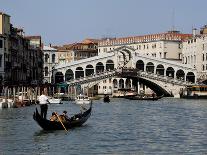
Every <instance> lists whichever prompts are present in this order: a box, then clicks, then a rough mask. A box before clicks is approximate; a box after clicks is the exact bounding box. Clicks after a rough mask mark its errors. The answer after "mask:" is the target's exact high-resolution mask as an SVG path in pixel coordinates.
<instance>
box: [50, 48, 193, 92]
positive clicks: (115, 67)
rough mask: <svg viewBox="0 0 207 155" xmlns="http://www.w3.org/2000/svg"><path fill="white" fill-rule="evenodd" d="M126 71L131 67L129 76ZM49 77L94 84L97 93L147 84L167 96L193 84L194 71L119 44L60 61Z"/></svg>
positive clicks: (61, 80) (86, 84) (87, 84)
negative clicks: (111, 48)
mask: <svg viewBox="0 0 207 155" xmlns="http://www.w3.org/2000/svg"><path fill="white" fill-rule="evenodd" d="M120 70H122V72H120ZM123 70H124V71H126V72H123ZM127 70H129V71H132V70H133V76H130V74H129V72H127ZM120 73H121V74H120ZM53 77H54V78H53V80H54V81H55V83H60V82H66V83H67V84H69V86H75V85H82V86H84V87H85V86H88V87H92V86H93V85H96V87H97V91H98V94H113V93H114V92H115V91H117V90H118V89H131V88H133V89H135V90H136V91H140V89H141V87H142V88H144V87H145V86H147V87H149V88H151V89H152V90H153V91H154V92H156V93H158V94H162V93H163V94H165V95H166V96H169V95H170V94H173V95H176V94H178V93H179V91H180V89H181V88H184V86H185V85H186V84H189V83H196V79H197V78H196V77H197V73H196V70H195V69H194V68H192V67H191V66H188V65H186V64H181V63H179V62H176V61H171V60H166V59H160V58H155V57H150V56H144V55H141V54H140V53H139V51H137V50H135V49H133V48H130V47H127V46H123V47H120V48H117V49H114V50H112V51H110V52H106V53H103V54H101V55H98V56H95V57H91V58H87V59H82V60H79V61H75V62H71V63H68V64H60V65H58V66H56V67H55V69H54V70H53Z"/></svg>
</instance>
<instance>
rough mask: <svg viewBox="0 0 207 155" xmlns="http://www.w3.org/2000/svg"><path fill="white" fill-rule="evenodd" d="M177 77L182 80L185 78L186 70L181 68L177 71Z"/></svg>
mask: <svg viewBox="0 0 207 155" xmlns="http://www.w3.org/2000/svg"><path fill="white" fill-rule="evenodd" d="M176 78H177V79H181V80H185V72H184V71H183V70H182V69H179V70H178V71H177V72H176Z"/></svg>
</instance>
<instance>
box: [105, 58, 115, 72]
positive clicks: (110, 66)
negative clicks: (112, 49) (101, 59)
mask: <svg viewBox="0 0 207 155" xmlns="http://www.w3.org/2000/svg"><path fill="white" fill-rule="evenodd" d="M106 70H107V71H109V70H114V62H113V60H107V61H106Z"/></svg>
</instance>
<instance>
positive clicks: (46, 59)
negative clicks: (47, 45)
mask: <svg viewBox="0 0 207 155" xmlns="http://www.w3.org/2000/svg"><path fill="white" fill-rule="evenodd" d="M48 59H49V55H48V54H45V62H48Z"/></svg>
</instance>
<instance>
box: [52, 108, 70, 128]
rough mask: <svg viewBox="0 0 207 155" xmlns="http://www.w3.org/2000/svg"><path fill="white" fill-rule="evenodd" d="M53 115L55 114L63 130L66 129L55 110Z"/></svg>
mask: <svg viewBox="0 0 207 155" xmlns="http://www.w3.org/2000/svg"><path fill="white" fill-rule="evenodd" d="M55 115H56V116H57V118H58V120H59V121H60V123H61V124H62V126H63V128H64V129H65V131H68V130H67V129H66V127H65V126H64V124H63V122H62V121H61V119H60V117H59V116H58V114H57V113H56V112H55Z"/></svg>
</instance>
